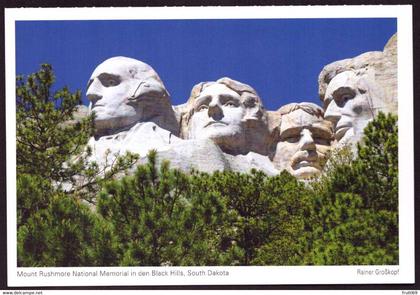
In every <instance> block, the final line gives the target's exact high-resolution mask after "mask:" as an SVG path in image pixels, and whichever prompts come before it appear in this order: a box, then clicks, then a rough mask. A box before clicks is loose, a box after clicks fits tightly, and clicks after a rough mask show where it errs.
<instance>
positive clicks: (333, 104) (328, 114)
mask: <svg viewBox="0 0 420 295" xmlns="http://www.w3.org/2000/svg"><path fill="white" fill-rule="evenodd" d="M318 84H319V96H320V99H321V102H322V104H323V108H321V107H319V106H317V105H316V104H313V103H306V102H301V103H291V104H287V105H285V106H283V107H281V108H279V109H278V110H276V111H270V110H268V111H267V110H266V109H265V108H264V106H263V102H262V99H261V97H260V96H259V95H258V93H257V92H256V91H255V89H253V88H252V87H251V86H249V85H247V84H244V83H242V82H239V81H236V80H233V79H231V78H228V77H224V78H221V79H219V80H217V81H210V82H200V83H198V84H196V85H195V86H194V87H193V88H192V90H191V94H190V97H189V98H188V99H187V101H186V102H185V103H183V104H181V105H177V106H172V105H171V101H170V95H169V92H168V91H167V90H166V88H165V86H164V84H163V82H162V81H161V79H160V78H159V76H158V74H157V73H156V72H155V71H154V70H153V69H152V68H151V67H150V66H149V65H147V64H145V63H143V62H141V61H138V60H135V59H132V58H127V57H113V58H110V59H107V60H105V61H104V62H103V63H101V64H100V65H98V67H97V68H96V69H95V70H94V71H93V73H92V76H91V78H90V80H89V83H88V89H87V92H86V96H87V97H88V99H89V100H90V101H91V103H90V106H89V108H87V107H84V106H80V107H79V108H78V109H77V112H76V113H75V116H74V120H73V121H75V122H76V121H78V120H80V119H81V118H83V117H84V116H86V115H87V114H88V113H91V112H94V113H95V116H96V118H95V136H94V137H92V138H91V139H90V141H89V143H88V145H89V146H90V147H91V148H92V151H93V155H92V157H91V161H95V162H97V163H98V164H100V165H102V166H105V165H106V164H107V163H110V161H112V160H114V159H115V157H116V156H118V155H122V154H124V153H125V152H127V151H130V152H133V153H137V154H139V156H140V159H139V161H138V163H137V164H141V163H145V162H146V161H147V153H148V152H149V151H150V150H152V149H154V150H156V151H157V161H158V164H159V163H161V162H162V161H164V160H168V161H170V165H171V167H172V168H178V169H181V170H183V171H185V172H190V171H191V170H192V169H194V170H198V171H202V172H209V173H211V172H214V171H222V170H232V171H238V172H249V171H250V170H251V169H258V170H262V171H263V172H265V173H266V174H268V175H276V174H278V173H280V171H282V170H287V171H289V172H290V173H291V174H292V175H295V176H296V177H297V178H299V179H308V178H311V177H313V176H316V175H318V174H320V173H321V171H322V170H323V168H324V165H325V163H326V161H327V160H328V156H329V154H330V151H331V149H334V148H340V147H341V146H344V145H351V146H353V147H354V145H355V143H356V142H358V141H359V140H360V138H361V136H362V135H363V128H364V127H365V126H366V124H367V123H368V122H369V121H370V120H372V119H373V118H374V117H375V116H376V115H377V114H378V112H379V111H382V112H392V113H396V112H397V109H398V100H397V35H396V34H395V35H394V36H392V37H391V38H390V40H389V41H388V42H387V44H386V45H385V47H384V50H383V51H373V52H366V53H363V54H361V55H359V56H356V57H353V58H348V59H344V60H339V61H336V62H333V63H330V64H328V65H326V66H325V67H324V68H323V69H322V71H321V73H320V75H319V79H318ZM279 100H280V101H281V98H279ZM297 101H298V100H297ZM133 169H135V167H133Z"/></svg>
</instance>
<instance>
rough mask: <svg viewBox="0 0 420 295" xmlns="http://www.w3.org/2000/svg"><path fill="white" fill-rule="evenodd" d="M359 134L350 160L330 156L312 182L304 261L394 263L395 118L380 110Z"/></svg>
mask: <svg viewBox="0 0 420 295" xmlns="http://www.w3.org/2000/svg"><path fill="white" fill-rule="evenodd" d="M364 132H365V133H364V134H365V136H364V139H363V142H362V143H361V144H359V145H358V154H357V157H356V158H355V160H352V161H349V160H348V156H347V155H345V156H344V158H345V159H346V158H347V161H337V160H335V161H334V159H333V160H332V163H333V167H332V168H331V169H330V170H329V171H328V172H327V173H326V175H324V177H322V179H321V180H320V181H319V182H318V183H316V184H314V192H313V199H312V200H313V210H314V211H313V212H312V216H313V218H314V219H313V220H311V226H310V232H311V237H312V243H313V246H312V249H311V250H310V252H309V256H308V257H307V259H308V261H306V262H307V263H313V264H322V265H325V264H334V265H349V264H359V265H360V264H397V263H398V126H397V118H396V117H395V116H394V115H391V114H389V115H384V114H382V113H380V114H379V115H378V117H377V118H375V120H373V121H372V122H370V123H369V124H368V125H367V127H366V128H365V130H364ZM346 152H348V151H344V153H346ZM342 159H343V157H341V160H342ZM343 162H344V163H343ZM346 162H347V163H346Z"/></svg>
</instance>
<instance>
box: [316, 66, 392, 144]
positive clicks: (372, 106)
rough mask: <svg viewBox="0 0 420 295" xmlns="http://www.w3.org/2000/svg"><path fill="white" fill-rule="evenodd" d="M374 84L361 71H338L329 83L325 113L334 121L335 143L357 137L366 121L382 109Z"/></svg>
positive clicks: (354, 139)
mask: <svg viewBox="0 0 420 295" xmlns="http://www.w3.org/2000/svg"><path fill="white" fill-rule="evenodd" d="M374 86H375V85H374V84H373V83H372V80H371V79H369V77H368V75H367V74H366V73H365V72H364V71H344V72H341V73H339V74H337V75H336V76H335V77H334V78H332V80H331V81H330V83H329V84H328V86H327V88H326V91H325V97H324V108H325V115H324V117H325V119H326V120H329V121H331V122H332V123H333V126H334V132H335V134H334V137H335V140H336V141H337V142H338V143H342V144H345V143H349V142H356V141H358V140H359V139H360V137H361V135H362V134H363V129H364V127H366V125H367V123H368V122H369V121H370V120H371V119H373V118H374V116H375V115H376V113H377V112H378V111H379V110H384V106H383V102H382V101H381V99H380V95H378V91H377V90H376V89H375V87H374Z"/></svg>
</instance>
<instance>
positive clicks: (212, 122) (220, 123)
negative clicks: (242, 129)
mask: <svg viewBox="0 0 420 295" xmlns="http://www.w3.org/2000/svg"><path fill="white" fill-rule="evenodd" d="M219 125H220V126H226V125H227V124H226V123H225V122H222V121H210V122H208V123H207V124H206V125H205V126H204V128H206V127H208V126H219Z"/></svg>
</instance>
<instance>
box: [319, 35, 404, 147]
mask: <svg viewBox="0 0 420 295" xmlns="http://www.w3.org/2000/svg"><path fill="white" fill-rule="evenodd" d="M318 82H319V96H320V99H321V101H322V102H323V107H324V110H325V118H326V119H327V120H329V121H331V122H332V123H333V126H334V132H335V133H334V137H335V141H336V143H335V144H334V145H337V146H343V145H347V144H350V145H352V146H353V147H354V146H355V143H356V142H358V141H359V140H360V138H361V137H362V135H363V129H364V127H366V125H367V124H368V122H369V121H371V120H372V119H373V118H374V117H375V116H376V115H377V114H378V113H379V112H384V113H388V112H391V113H397V111H398V97H397V88H398V87H397V86H398V85H397V83H398V81H397V35H396V34H395V35H393V36H392V37H391V39H390V40H389V41H388V43H387V44H386V46H385V48H384V50H383V51H381V52H379V51H373V52H367V53H363V54H361V55H359V56H356V57H354V58H349V59H344V60H340V61H336V62H333V63H331V64H329V65H327V66H325V67H324V68H323V69H322V71H321V73H320V75H319V79H318Z"/></svg>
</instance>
